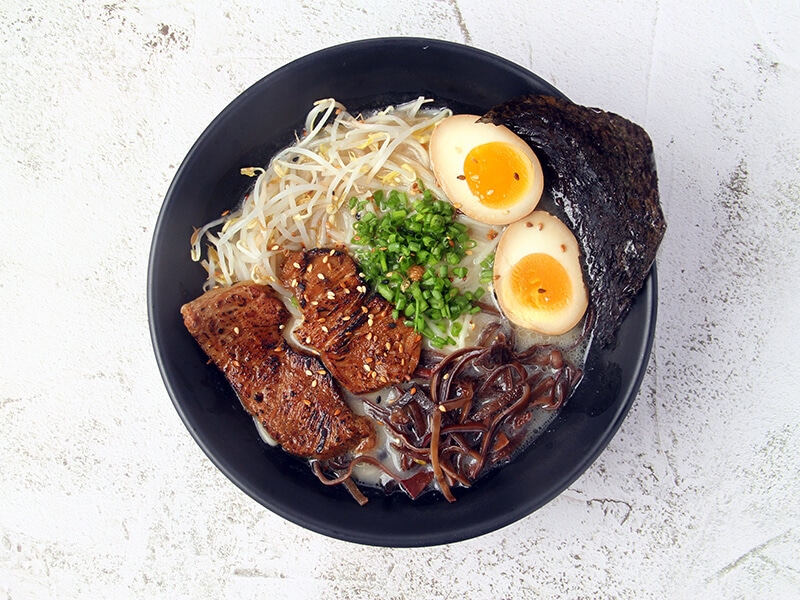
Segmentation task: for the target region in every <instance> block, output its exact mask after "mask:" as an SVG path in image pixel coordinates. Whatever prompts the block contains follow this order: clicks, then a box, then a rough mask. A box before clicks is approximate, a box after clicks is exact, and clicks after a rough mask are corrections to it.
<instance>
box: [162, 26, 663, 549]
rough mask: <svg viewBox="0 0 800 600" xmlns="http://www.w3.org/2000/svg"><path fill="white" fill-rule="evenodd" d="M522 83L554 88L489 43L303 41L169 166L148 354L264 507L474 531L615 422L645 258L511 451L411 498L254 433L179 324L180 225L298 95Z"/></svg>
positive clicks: (509, 93) (348, 523) (355, 99)
mask: <svg viewBox="0 0 800 600" xmlns="http://www.w3.org/2000/svg"><path fill="white" fill-rule="evenodd" d="M525 93H546V94H553V95H562V94H560V92H559V91H558V90H556V89H555V88H554V87H552V86H551V85H549V84H548V83H546V82H545V81H543V80H542V79H540V78H539V77H537V76H536V75H534V74H532V73H530V72H529V71H527V70H525V69H523V68H522V67H520V66H518V65H516V64H514V63H511V62H509V61H506V60H504V59H502V58H499V57H497V56H494V55H492V54H488V53H486V52H482V51H480V50H477V49H474V48H470V47H466V46H461V45H457V44H452V43H447V42H441V41H433V40H422V39H414V38H389V39H376V40H366V41H362V42H354V43H350V44H345V45H342V46H336V47H333V48H330V49H327V50H323V51H320V52H317V53H315V54H311V55H309V56H306V57H304V58H301V59H299V60H297V61H295V62H292V63H290V64H288V65H286V66H285V67H282V68H281V69H278V70H277V71H275V72H273V73H271V74H270V75H268V76H266V77H264V78H263V79H262V80H260V81H258V82H257V83H256V84H254V85H253V86H252V87H251V88H249V89H248V90H246V91H245V92H244V93H243V94H241V95H240V96H239V97H238V98H236V99H235V100H234V101H233V102H232V103H231V104H230V105H229V106H228V107H227V108H225V110H223V111H222V113H221V114H220V115H219V116H218V117H217V118H216V119H215V120H214V121H213V122H212V123H211V125H209V127H208V128H207V129H206V130H205V131H204V132H203V134H202V135H201V136H200V138H199V139H198V141H197V142H196V143H195V145H194V146H193V147H192V148H191V150H190V151H189V153H188V155H187V156H186V158H185V160H184V161H183V163H182V164H181V166H180V168H179V169H178V171H177V173H176V175H175V178H174V180H173V182H172V185H171V186H170V188H169V190H168V192H167V195H166V199H165V201H164V204H163V207H162V209H161V213H160V215H159V218H158V222H157V225H156V228H155V233H154V238H153V244H152V248H151V255H150V265H149V274H148V311H149V318H150V329H151V336H152V341H153V345H154V349H155V353H156V358H157V361H158V364H159V368H160V370H161V373H162V377H163V379H164V382H165V384H166V387H167V389H168V391H169V394H170V396H171V397H172V400H173V403H174V405H175V408H176V409H177V411H178V413H179V414H180V416H181V418H182V419H183V421H184V423H185V424H186V427H187V428H188V429H189V431H190V433H191V434H192V436H193V437H194V439H195V440H196V441H197V443H198V444H199V445H200V446H201V448H202V449H203V450H204V451H205V453H206V454H207V455H208V457H209V458H210V459H211V460H212V461H213V463H214V464H215V465H216V466H217V467H218V468H219V469H220V470H221V471H222V472H223V473H225V475H227V476H228V478H230V480H231V481H233V482H234V483H235V484H236V485H237V486H238V487H239V488H241V489H242V490H243V491H244V492H246V493H247V494H249V495H250V496H251V497H252V498H254V499H255V500H257V501H258V502H260V503H261V504H262V505H264V506H265V507H267V508H268V509H270V510H272V511H274V512H275V513H277V514H279V515H281V516H283V517H285V518H287V519H289V520H290V521H293V522H295V523H297V524H299V525H301V526H304V527H307V528H309V529H311V530H313V531H316V532H319V533H322V534H325V535H328V536H332V537H335V538H339V539H344V540H349V541H353V542H358V543H365V544H373V545H383V546H422V545H434V544H441V543H447V542H453V541H457V540H462V539H466V538H470V537H474V536H477V535H480V534H483V533H486V532H489V531H492V530H495V529H498V528H500V527H503V526H505V525H508V524H510V523H512V522H514V521H516V520H517V519H519V518H521V517H524V516H525V515H528V514H530V513H531V512H532V511H534V510H536V509H538V508H539V507H541V506H542V505H544V504H545V503H546V502H548V501H549V500H551V499H552V498H554V497H555V496H556V495H558V494H559V493H560V492H561V491H563V490H564V489H565V488H566V487H568V486H569V485H570V484H571V483H572V482H573V481H574V480H575V479H576V478H577V477H578V476H579V475H580V474H581V473H582V472H583V471H584V470H585V469H586V468H587V467H588V466H589V465H590V464H591V463H592V461H593V460H594V459H595V458H596V457H597V455H598V454H599V453H600V452H601V451H602V450H603V448H604V447H605V446H606V445H607V443H608V441H609V440H610V439H611V437H612V436H613V435H614V433H615V432H616V430H617V428H618V427H619V425H620V424H621V422H622V420H623V419H624V417H625V414H626V413H627V411H628V409H629V407H630V404H631V403H632V401H633V399H634V397H635V395H636V392H637V390H638V387H639V384H640V382H641V378H642V376H643V374H644V370H645V368H646V365H647V360H648V356H649V353H650V347H651V343H652V335H653V328H654V325H655V314H656V304H657V299H656V280H655V269H654V270H653V272H652V274H651V276H650V277H649V278H648V280H647V283H646V285H645V287H644V289H643V290H642V291H641V293H640V294H639V296H638V297H637V298H636V301H635V303H634V305H633V308H632V310H631V312H630V314H629V316H628V317H627V319H626V320H625V322H624V323H623V326H622V328H621V330H620V332H619V336H618V341H617V344H616V345H615V346H614V347H613V348H607V349H603V350H595V349H593V350H592V351H591V352H590V354H589V358H588V363H587V365H586V374H585V377H584V380H583V382H582V383H581V385H580V386H579V387H578V389H577V391H576V393H575V395H574V396H573V397H572V398H571V400H570V401H569V402H568V404H567V405H566V406H565V408H564V409H562V411H561V413H560V414H559V416H558V417H557V418H556V419H555V420H554V421H553V422H552V424H551V425H550V427H549V428H548V430H547V431H546V432H545V433H544V434H542V435H541V436H540V437H539V438H538V439H537V440H536V442H535V443H534V444H532V445H531V446H530V447H529V448H527V449H526V450H525V452H523V453H522V454H521V455H520V456H518V457H517V458H516V459H515V460H514V461H512V462H511V463H510V464H508V465H507V466H505V467H503V468H502V469H498V470H496V471H494V472H493V473H491V474H489V475H488V476H486V477H484V478H482V479H481V480H479V481H478V482H477V483H476V484H475V485H474V486H473V487H472V488H471V489H469V490H456V495H457V497H458V501H457V502H455V503H454V504H448V503H447V502H446V501H445V500H443V499H442V497H441V496H440V495H439V494H426V495H424V496H422V497H421V498H420V499H418V500H416V501H411V500H409V499H408V498H407V497H405V496H404V495H400V494H393V495H390V496H384V495H382V494H370V502H369V503H368V504H367V505H365V506H363V507H362V506H359V505H358V504H357V503H356V502H354V501H353V499H352V498H351V497H350V495H349V494H348V493H347V492H346V491H345V490H343V489H342V488H341V486H336V487H326V486H323V485H321V484H320V483H319V481H318V480H317V479H316V477H315V476H314V475H313V474H312V473H311V471H310V469H309V468H308V466H307V465H306V464H305V463H304V462H302V461H300V460H298V459H295V458H293V457H291V456H289V455H288V454H286V453H285V452H283V451H282V450H280V449H277V448H271V447H269V446H267V445H266V444H264V443H263V442H262V441H261V439H260V438H259V436H258V434H257V433H256V430H255V427H254V425H253V421H252V419H251V418H250V417H249V416H248V415H247V414H246V413H245V411H244V409H243V408H242V407H241V405H240V403H239V400H238V399H237V398H236V396H235V395H234V393H233V390H232V389H231V388H230V386H229V385H228V384H227V383H226V381H225V379H224V377H223V376H222V374H221V373H220V372H219V371H218V370H217V369H216V368H215V367H214V366H213V365H209V364H207V359H206V356H205V355H204V354H203V352H202V350H200V348H199V347H198V346H197V344H196V343H195V342H194V340H193V339H192V337H191V336H190V335H189V333H188V332H187V331H186V329H185V328H184V326H183V322H182V320H181V315H180V307H181V305H182V304H184V303H185V302H188V301H189V300H192V299H194V298H196V297H197V296H198V295H200V293H201V292H202V284H203V282H204V280H205V272H204V270H203V269H202V267H201V266H200V265H198V264H197V263H194V262H192V260H191V258H190V256H189V238H190V236H191V234H192V228H193V227H199V226H201V225H203V224H205V223H206V222H208V221H210V220H211V219H213V218H216V217H218V216H219V215H220V214H221V213H222V212H223V211H224V210H226V209H232V208H234V207H235V206H236V205H237V204H238V203H239V202H240V200H241V198H242V197H243V195H244V194H245V193H246V192H247V190H248V188H249V187H250V186H251V185H252V180H251V179H249V178H247V177H244V176H242V175H240V173H239V169H240V168H241V167H243V166H253V165H264V164H266V163H267V162H268V161H269V158H270V157H271V156H272V154H274V153H275V152H276V151H277V150H279V149H281V148H283V147H284V146H286V145H288V144H290V143H291V142H292V140H293V139H294V135H295V132H296V131H300V130H302V123H303V120H304V118H305V115H306V113H307V112H308V110H309V109H310V107H311V105H312V103H313V102H314V101H315V100H318V99H320V98H328V97H334V98H336V99H337V100H339V101H341V102H343V103H344V104H345V106H347V107H348V109H349V110H350V111H351V112H354V111H358V110H366V109H370V108H377V107H382V106H386V105H389V104H397V103H400V102H403V101H406V100H411V99H414V98H416V97H418V96H419V95H424V96H427V97H430V98H433V99H434V100H436V101H437V102H441V103H444V104H447V105H448V106H450V107H451V108H452V109H453V110H454V111H456V112H474V113H478V114H481V113H483V112H485V111H486V110H487V109H488V108H490V107H491V106H493V105H495V104H498V103H500V102H503V101H505V100H508V99H510V98H512V97H514V96H517V95H520V94H525Z"/></svg>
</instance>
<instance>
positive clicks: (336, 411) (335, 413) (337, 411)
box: [333, 408, 342, 417]
mask: <svg viewBox="0 0 800 600" xmlns="http://www.w3.org/2000/svg"><path fill="white" fill-rule="evenodd" d="M340 412H342V411H341V409H339V408H337V409H336V410H335V411H333V416H334V417H338V416H339V413H340Z"/></svg>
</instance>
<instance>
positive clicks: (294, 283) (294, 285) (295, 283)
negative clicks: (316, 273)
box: [292, 279, 297, 287]
mask: <svg viewBox="0 0 800 600" xmlns="http://www.w3.org/2000/svg"><path fill="white" fill-rule="evenodd" d="M292 287H297V279H292Z"/></svg>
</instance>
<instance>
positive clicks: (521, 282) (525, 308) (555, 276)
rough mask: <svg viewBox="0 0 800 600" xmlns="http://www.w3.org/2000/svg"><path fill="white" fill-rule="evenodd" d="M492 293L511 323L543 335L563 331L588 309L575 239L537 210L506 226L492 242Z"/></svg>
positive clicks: (555, 220)
mask: <svg viewBox="0 0 800 600" xmlns="http://www.w3.org/2000/svg"><path fill="white" fill-rule="evenodd" d="M494 289H495V294H496V295H497V301H498V303H499V304H500V308H501V309H502V310H503V312H504V313H505V315H506V317H508V319H509V320H510V321H511V322H512V323H515V324H517V325H520V326H522V327H526V328H528V329H532V330H534V331H538V332H539V333H544V334H548V335H561V334H562V333H566V332H568V331H569V330H570V329H572V328H573V327H575V325H577V324H578V323H579V322H580V321H581V319H582V318H583V315H584V314H585V313H586V308H587V307H588V305H589V293H588V291H587V290H586V285H585V283H584V281H583V272H582V270H581V263H580V248H579V246H578V242H577V240H576V239H575V236H574V235H572V232H571V231H570V230H569V228H568V227H567V226H566V225H564V223H562V222H561V221H560V220H559V219H558V218H556V217H554V216H553V215H551V214H550V213H548V212H545V211H543V210H537V211H534V212H533V213H531V214H530V215H528V216H527V217H525V218H523V219H521V220H520V221H517V222H515V223H512V224H511V225H509V226H508V227H507V228H506V230H505V231H504V232H503V234H502V235H501V237H500V240H499V241H498V243H497V251H496V253H495V259H494Z"/></svg>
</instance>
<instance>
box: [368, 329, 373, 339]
mask: <svg viewBox="0 0 800 600" xmlns="http://www.w3.org/2000/svg"><path fill="white" fill-rule="evenodd" d="M371 339H372V332H371V331H370V332H369V333H368V334H367V340H371Z"/></svg>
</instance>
